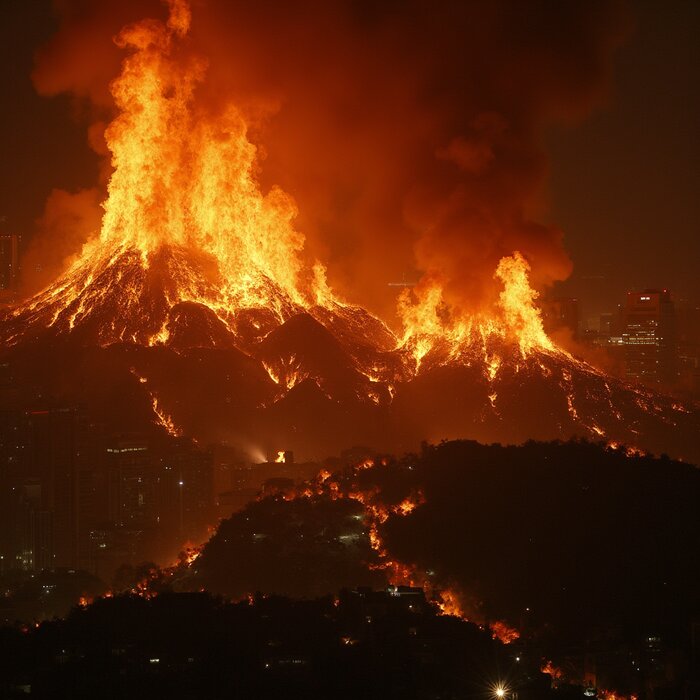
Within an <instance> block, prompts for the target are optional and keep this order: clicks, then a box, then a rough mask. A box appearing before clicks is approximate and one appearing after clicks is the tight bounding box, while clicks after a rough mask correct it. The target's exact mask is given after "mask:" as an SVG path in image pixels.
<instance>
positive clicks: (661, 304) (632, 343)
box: [622, 289, 677, 384]
mask: <svg viewBox="0 0 700 700" xmlns="http://www.w3.org/2000/svg"><path fill="white" fill-rule="evenodd" d="M622 342H623V343H624V346H625V374H626V376H627V377H628V378H629V379H636V380H639V381H643V382H646V383H652V384H653V383H673V382H675V380H676V378H677V347H676V322H675V310H674V305H673V301H672V299H671V295H670V293H669V292H668V290H666V289H664V290H657V289H645V290H644V291H641V292H628V293H627V303H626V304H625V310H624V327H623V330H622Z"/></svg>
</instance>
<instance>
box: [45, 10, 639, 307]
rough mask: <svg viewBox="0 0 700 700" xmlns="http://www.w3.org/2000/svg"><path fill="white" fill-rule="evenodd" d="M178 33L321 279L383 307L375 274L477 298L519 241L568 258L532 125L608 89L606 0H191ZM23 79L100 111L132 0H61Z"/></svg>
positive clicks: (549, 262) (537, 265)
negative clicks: (56, 21) (289, 213)
mask: <svg viewBox="0 0 700 700" xmlns="http://www.w3.org/2000/svg"><path fill="white" fill-rule="evenodd" d="M193 5H194V7H193V15H194V19H193V27H192V35H191V39H190V40H189V41H190V45H191V47H192V48H193V49H194V50H196V51H197V52H199V53H201V54H203V55H205V56H206V57H207V58H208V59H209V72H208V80H207V83H206V85H204V86H202V89H201V90H200V94H199V100H200V102H201V104H202V105H206V108H208V109H216V108H218V107H220V106H221V105H222V104H223V103H224V102H225V101H229V100H234V101H235V102H236V103H237V104H238V105H239V106H240V107H241V108H242V109H243V110H244V111H245V113H246V115H247V117H248V119H249V122H250V124H251V138H252V139H253V140H254V141H255V142H256V143H257V144H259V145H260V146H261V154H262V155H263V156H264V159H263V160H262V161H261V173H260V178H261V182H262V184H263V186H264V187H269V186H270V185H271V184H273V183H275V184H279V185H280V186H282V187H283V188H284V189H285V190H286V191H288V192H289V193H290V194H291V195H293V196H294V198H295V199H296V201H297V203H298V205H299V209H300V215H299V219H298V225H299V228H300V230H302V231H303V232H304V233H305V234H306V236H307V240H308V248H309V253H310V255H311V256H314V257H318V258H320V259H321V260H322V261H324V262H325V263H326V264H327V265H328V267H329V277H330V281H331V284H332V285H334V286H335V287H337V288H338V289H339V290H340V291H341V293H344V294H346V296H347V297H348V298H350V299H351V300H353V301H357V302H360V303H364V304H366V305H368V306H369V307H370V308H372V309H373V310H375V311H377V312H379V313H382V314H384V315H385V316H386V315H389V314H391V313H392V311H393V308H394V304H395V301H394V297H393V293H392V292H391V290H390V289H389V288H387V282H390V281H396V280H400V279H401V278H402V276H404V275H405V276H406V277H407V278H408V279H413V278H417V277H418V276H419V275H420V274H421V273H425V272H428V273H430V274H432V275H435V274H439V275H440V276H441V277H443V278H445V279H447V280H448V281H449V286H448V297H449V298H450V299H452V300H459V301H460V302H461V303H464V302H465V301H466V302H467V303H478V302H480V301H481V300H482V299H483V298H484V296H485V295H487V294H488V293H489V291H490V289H491V285H492V280H491V277H492V274H493V270H494V269H495V266H496V263H497V261H498V259H499V258H500V257H501V256H502V255H505V254H509V253H511V252H512V251H513V250H514V249H519V250H521V251H522V252H523V253H524V254H525V255H526V256H527V257H528V259H529V260H530V262H531V264H532V266H533V274H534V276H535V279H536V281H537V282H538V283H539V284H546V283H548V282H551V281H552V280H555V279H562V278H564V277H566V276H567V275H568V274H569V272H570V268H571V264H570V261H569V259H568V257H567V255H566V252H565V250H564V247H563V245H562V234H561V232H560V231H559V230H557V229H556V228H552V227H549V226H545V225H543V224H541V223H538V218H540V215H541V213H542V211H543V207H544V204H545V196H546V191H545V186H546V175H547V164H546V158H545V153H544V151H543V147H542V136H543V131H544V129H545V128H546V127H547V126H548V125H550V124H552V123H553V122H556V121H561V120H575V119H580V118H582V117H584V116H585V115H586V114H587V113H588V112H589V111H590V110H591V108H592V107H594V106H595V104H596V103H598V102H599V101H600V99H601V98H602V97H604V96H605V94H606V91H607V90H608V89H609V83H610V76H611V58H612V54H613V52H614V49H615V47H616V46H617V45H618V44H619V43H620V40H621V39H622V38H623V36H624V34H625V32H626V28H627V13H626V11H625V8H624V6H623V5H621V4H620V3H618V2H616V1H614V0H612V1H610V2H596V1H591V0H585V1H584V0H581V1H575V0H572V1H568V2H555V1H552V0H549V1H545V0H541V1H539V2H528V3H523V2H520V1H519V0H495V1H493V0H489V1H488V2H487V1H484V2H480V1H466V2H464V1H463V2H456V1H455V2H443V3H433V2H427V1H426V2H421V1H418V0H413V1H408V2H383V3H376V2H365V1H359V0H354V1H353V0H336V1H333V2H330V1H327V2H313V1H307V2H300V1H293V2H287V3H277V2H260V1H257V2H252V1H250V0H195V2H194V3H193ZM56 7H57V10H58V11H59V13H60V15H61V17H62V29H61V30H60V32H59V33H58V34H57V35H56V37H55V38H54V39H53V40H52V41H51V42H50V44H49V45H48V46H46V47H44V49H42V51H41V52H40V54H39V56H38V60H37V68H36V72H35V76H34V79H35V84H36V86H37V88H38V89H39V91H40V92H42V93H43V94H46V95H52V94H58V93H60V92H65V91H69V92H71V93H72V94H74V95H75V96H76V97H77V98H78V99H79V100H80V101H81V104H83V107H82V109H84V110H85V112H86V114H87V116H88V118H89V119H90V120H92V121H95V120H98V119H101V120H104V119H105V118H107V117H108V116H109V113H110V109H111V100H110V98H109V92H108V88H107V86H108V83H109V80H110V79H111V78H112V77H114V75H116V73H117V71H118V66H119V62H120V60H121V53H120V51H119V50H118V49H117V47H116V46H115V45H114V43H113V42H112V37H113V36H114V35H115V34H116V33H117V32H118V30H119V29H120V27H121V26H122V25H123V24H125V23H126V22H128V21H134V20H137V19H140V18H141V17H144V16H155V17H164V16H165V9H164V7H163V6H162V5H161V4H160V3H158V2H151V1H150V0H146V1H144V0H139V1H138V2H135V1H125V0H100V1H99V2H97V1H96V0H94V1H88V0H61V1H60V2H57V4H56Z"/></svg>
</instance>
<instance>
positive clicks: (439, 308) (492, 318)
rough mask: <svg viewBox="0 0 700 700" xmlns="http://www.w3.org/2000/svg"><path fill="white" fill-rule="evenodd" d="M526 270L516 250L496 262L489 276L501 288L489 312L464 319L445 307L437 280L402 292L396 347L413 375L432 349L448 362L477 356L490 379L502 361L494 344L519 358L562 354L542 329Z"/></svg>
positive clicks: (527, 266) (521, 257) (540, 317)
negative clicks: (510, 348) (410, 361)
mask: <svg viewBox="0 0 700 700" xmlns="http://www.w3.org/2000/svg"><path fill="white" fill-rule="evenodd" d="M529 272H530V265H529V264H528V262H527V260H525V258H524V257H523V256H522V255H521V254H520V253H519V252H518V251H515V252H514V253H513V254H512V255H510V256H507V257H504V258H502V259H501V261H500V262H499V264H498V267H497V268H496V272H495V274H494V277H495V278H496V279H497V280H498V281H499V282H500V283H501V284H502V285H503V289H502V291H501V292H500V295H499V298H498V302H497V305H496V308H495V310H494V311H493V313H489V314H484V313H481V314H472V315H468V314H465V313H459V312H457V311H456V310H454V309H451V308H449V307H448V305H447V304H446V303H445V300H444V294H443V287H442V284H441V283H440V281H438V280H431V281H430V282H428V283H427V284H426V285H425V286H424V287H423V288H422V289H419V290H418V291H417V292H411V291H409V290H405V291H404V292H403V293H402V295H401V296H400V298H399V314H400V316H401V318H402V321H403V325H404V334H403V339H402V341H401V343H400V345H401V346H402V347H403V348H405V349H407V350H409V351H410V352H411V353H412V355H413V358H414V360H415V365H416V371H417V370H418V368H419V367H420V365H421V363H422V362H423V360H424V358H425V356H426V355H428V353H430V352H431V351H432V350H433V349H435V348H436V347H443V348H446V350H447V359H448V360H454V359H456V358H458V357H460V356H463V355H473V354H475V353H476V354H477V355H478V356H480V357H481V358H482V360H483V362H484V363H485V367H486V370H485V371H486V376H487V379H488V380H489V381H493V380H494V379H495V377H496V375H497V373H498V370H499V368H500V366H501V364H502V361H503V360H502V358H501V357H500V355H499V354H498V353H497V352H495V351H493V350H491V347H492V346H493V345H494V342H495V341H511V342H514V343H516V344H517V346H518V348H519V350H520V354H521V355H522V357H527V356H528V355H530V354H531V353H532V352H533V351H535V350H539V351H545V352H550V353H562V354H565V353H564V351H563V350H561V349H559V348H557V347H556V346H555V345H554V343H553V342H552V341H551V340H550V338H549V337H548V336H547V334H546V333H545V331H544V327H543V325H542V316H541V313H540V311H539V309H538V308H537V306H536V304H535V302H536V300H537V297H538V294H537V292H536V291H535V290H534V289H532V287H531V286H530V281H529ZM412 294H413V297H412Z"/></svg>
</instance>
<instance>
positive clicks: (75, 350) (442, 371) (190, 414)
mask: <svg viewBox="0 0 700 700" xmlns="http://www.w3.org/2000/svg"><path fill="white" fill-rule="evenodd" d="M116 264H117V263H115V265H116ZM152 272H153V271H152ZM149 274H150V273H149ZM153 274H155V272H153ZM115 289H116V288H114V289H113V291H114V290H115ZM122 292H123V290H122ZM144 293H145V292H144ZM147 296H148V295H147ZM160 298H161V301H162V303H160V302H158V303H156V301H153V300H152V301H150V302H148V303H147V302H145V301H141V302H139V303H141V304H142V306H141V307H140V308H141V311H140V313H144V314H146V315H147V316H149V314H151V313H155V311H154V309H156V307H157V309H160V311H158V314H161V312H162V314H161V315H158V318H159V319H160V320H159V321H158V323H155V324H151V325H152V328H151V326H148V329H149V330H148V332H147V333H146V335H148V334H150V333H151V331H153V329H156V326H158V324H159V323H161V322H162V324H163V325H162V326H161V327H160V330H159V331H158V332H157V333H156V335H155V336H150V335H149V342H148V343H146V342H145V341H143V342H142V340H141V339H140V338H141V336H139V335H136V336H134V337H131V338H129V339H128V340H127V341H126V342H108V343H106V344H102V343H101V342H99V339H100V337H101V335H100V334H101V333H102V334H104V333H106V332H107V330H105V329H110V328H113V329H115V330H114V332H115V333H117V331H118V333H117V335H121V334H122V331H121V330H119V329H120V328H122V326H120V323H121V321H120V319H126V318H127V317H128V318H129V319H130V323H131V322H132V321H134V319H133V318H132V317H131V316H130V315H129V314H130V313H131V312H130V311H129V308H128V305H127V307H126V308H123V309H122V308H121V307H120V305H119V303H118V299H117V298H116V297H115V298H114V299H113V300H112V301H113V304H112V306H108V305H107V303H106V300H104V304H102V306H101V307H99V308H98V309H97V310H91V311H90V312H89V313H88V312H87V311H85V312H84V313H81V312H79V309H78V310H76V309H73V310H72V312H71V313H73V314H74V316H71V318H73V319H74V321H73V327H72V328H71V326H70V323H71V322H70V319H68V318H67V317H66V316H64V315H60V314H59V316H58V317H57V320H56V323H55V324H54V325H51V326H48V327H47V326H46V325H45V323H46V318H45V316H44V315H42V314H44V313H49V311H50V309H51V308H52V307H46V308H45V309H43V311H41V310H40V309H39V308H37V309H35V310H34V311H32V312H31V313H32V314H35V315H36V314H39V316H36V317H35V316H31V315H30V316H26V314H28V313H30V311H29V310H25V312H24V315H23V314H20V315H19V316H17V317H13V318H11V319H9V320H6V321H5V324H4V329H5V332H6V333H5V334H7V333H9V334H10V335H11V334H12V333H14V332H16V331H17V328H18V326H17V324H20V325H21V324H29V325H28V326H27V327H26V328H25V330H24V331H23V332H22V334H21V335H20V336H18V337H19V340H18V342H17V344H16V345H13V346H10V347H9V348H8V347H6V348H5V349H4V351H2V352H1V356H2V358H3V359H4V361H7V362H9V363H10V364H11V365H12V368H13V374H14V376H15V380H16V381H15V385H16V386H15V388H16V393H17V394H21V395H23V396H24V399H25V401H29V399H30V398H31V397H32V396H46V395H49V396H52V397H55V398H56V400H58V401H65V400H70V401H81V402H83V403H86V404H87V405H88V407H89V408H90V409H91V410H92V411H93V412H95V413H96V417H97V418H98V419H99V420H101V421H105V422H107V423H109V424H110V425H114V426H115V427H118V428H119V429H122V427H123V426H130V429H139V424H140V427H141V429H143V427H144V426H148V425H152V424H153V422H154V421H157V420H158V417H157V416H156V415H155V414H154V411H153V410H152V406H153V399H154V397H155V398H157V399H158V403H159V407H160V410H161V411H162V412H165V413H167V414H168V415H169V416H170V417H171V418H172V420H173V421H174V423H175V424H176V425H177V427H178V429H179V430H181V431H182V432H184V433H185V434H188V435H192V436H193V437H195V438H197V439H199V440H200V441H210V440H215V441H216V440H226V441H231V440H241V441H246V442H251V441H252V442H255V443H257V444H259V445H262V446H264V449H278V448H279V446H280V443H282V444H283V445H284V447H286V448H288V449H292V450H294V451H295V452H298V453H299V454H302V455H306V456H314V457H319V458H320V457H323V456H325V455H327V454H329V453H333V452H336V453H337V452H339V451H340V450H342V449H344V448H346V447H348V446H350V445H353V444H371V445H373V446H375V447H376V448H377V449H383V450H388V451H404V450H411V449H415V448H416V447H417V445H418V444H419V442H420V441H421V440H424V439H426V440H433V441H437V440H441V439H445V438H446V439H458V438H472V439H477V440H479V441H481V442H492V441H498V442H504V443H521V442H523V441H525V440H528V439H540V440H551V439H569V438H571V437H573V436H579V437H584V438H588V439H595V440H598V439H600V440H605V441H610V442H616V443H624V444H626V445H631V446H634V447H635V448H639V449H642V450H646V451H651V452H653V453H655V454H662V453H667V454H669V455H671V456H673V457H676V458H682V459H686V460H688V461H692V462H700V443H698V440H697V437H696V436H697V434H698V432H700V414H699V413H698V410H697V407H694V406H684V405H681V404H680V403H678V402H675V401H673V400H672V399H670V398H669V397H665V396H663V395H660V394H657V393H655V392H652V391H650V390H648V389H643V388H640V387H634V386H630V385H627V384H625V383H623V382H621V381H619V380H615V379H612V378H610V377H608V376H607V375H605V374H603V373H602V372H600V371H598V370H596V369H594V368H593V367H591V366H590V365H588V364H586V363H584V362H580V361H578V360H577V359H575V358H573V357H571V356H570V355H568V354H566V353H564V352H561V351H558V350H553V351H550V350H547V351H545V350H534V351H532V352H530V353H529V354H527V355H526V356H523V354H522V353H521V352H520V349H519V347H518V346H517V345H516V344H514V343H509V342H506V341H504V340H503V339H500V340H499V339H498V338H495V336H494V338H491V339H488V342H484V344H483V345H482V344H481V343H472V344H470V345H466V346H464V347H461V348H458V349H457V350H455V348H452V347H450V346H448V345H447V344H446V343H445V344H443V345H440V344H437V345H436V347H435V349H434V350H433V351H431V353H429V354H428V355H427V356H426V357H425V358H423V360H422V362H421V364H420V365H419V366H418V367H416V362H415V359H414V356H413V355H412V354H411V352H410V350H409V349H408V348H400V349H398V350H397V349H393V348H392V347H391V344H390V343H389V340H390V336H391V334H390V332H389V331H388V330H387V329H386V327H385V326H384V325H383V324H381V322H379V321H377V320H376V319H374V318H373V317H372V316H370V315H369V314H367V313H366V312H363V311H362V310H361V309H357V308H356V307H342V306H340V305H337V308H335V310H329V309H323V310H319V308H316V307H314V308H313V309H311V311H310V313H306V312H297V311H294V309H293V308H291V307H290V308H288V309H287V310H286V311H285V312H284V313H289V314H290V315H289V317H288V318H286V320H285V319H280V317H279V313H278V312H279V309H277V310H273V309H269V308H249V309H240V310H238V311H236V313H235V314H234V315H232V316H230V317H224V316H223V314H222V313H221V312H218V311H215V310H214V309H212V308H211V307H209V306H207V305H206V304H202V303H198V302H194V301H187V302H178V303H176V304H173V305H172V306H168V305H167V304H166V303H165V301H164V300H165V297H164V296H163V297H160ZM161 307H162V308H161ZM71 308H72V307H71ZM100 309H101V312H100V313H98V311H99V310H100ZM40 311H41V313H40ZM52 313H53V312H52ZM65 313H68V311H66V312H65ZM105 314H106V315H105ZM109 314H111V316H110V315H109ZM25 316H26V317H25ZM149 318H150V316H149ZM134 322H135V321H134ZM66 324H68V325H66ZM100 329H101V330H100ZM122 330H123V328H122ZM17 332H18V331H17ZM153 332H155V331H153ZM109 333H112V331H109ZM144 333H145V331H144ZM392 337H393V336H392ZM144 338H145V335H144ZM149 343H151V344H150V345H149ZM394 343H395V340H394ZM139 379H142V380H144V381H139ZM134 407H136V408H134Z"/></svg>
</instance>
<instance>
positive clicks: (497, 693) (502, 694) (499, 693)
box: [496, 688, 506, 698]
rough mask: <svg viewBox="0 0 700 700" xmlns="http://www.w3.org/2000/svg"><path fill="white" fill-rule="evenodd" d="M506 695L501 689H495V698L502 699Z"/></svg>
mask: <svg viewBox="0 0 700 700" xmlns="http://www.w3.org/2000/svg"><path fill="white" fill-rule="evenodd" d="M505 695H506V691H505V690H504V689H503V688H496V697H497V698H503V697H505Z"/></svg>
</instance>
